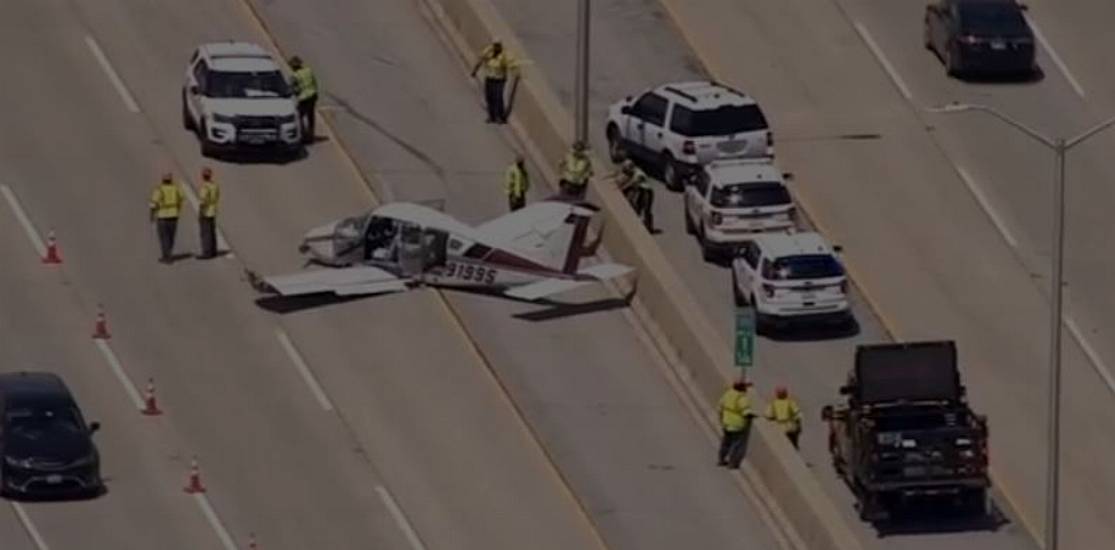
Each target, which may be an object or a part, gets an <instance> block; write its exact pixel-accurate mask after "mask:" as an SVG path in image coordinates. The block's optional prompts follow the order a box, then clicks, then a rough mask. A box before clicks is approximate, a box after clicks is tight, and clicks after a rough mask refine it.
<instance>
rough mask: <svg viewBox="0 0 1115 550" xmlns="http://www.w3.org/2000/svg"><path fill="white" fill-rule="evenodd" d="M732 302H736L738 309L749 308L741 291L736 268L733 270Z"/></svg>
mask: <svg viewBox="0 0 1115 550" xmlns="http://www.w3.org/2000/svg"><path fill="white" fill-rule="evenodd" d="M732 301H733V302H735V304H736V307H747V299H746V298H744V297H743V293H742V292H740V291H739V278H738V277H736V268H735V267H733V268H732Z"/></svg>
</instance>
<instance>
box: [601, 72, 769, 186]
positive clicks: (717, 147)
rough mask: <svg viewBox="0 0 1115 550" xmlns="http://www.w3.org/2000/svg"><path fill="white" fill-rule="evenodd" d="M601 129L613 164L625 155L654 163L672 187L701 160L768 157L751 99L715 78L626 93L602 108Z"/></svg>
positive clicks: (765, 134)
mask: <svg viewBox="0 0 1115 550" xmlns="http://www.w3.org/2000/svg"><path fill="white" fill-rule="evenodd" d="M605 132H606V136H607V138H608V151H609V155H610V156H611V158H612V161H613V162H619V161H620V160H621V159H623V158H624V157H626V156H631V157H637V158H641V159H643V160H645V161H649V162H652V163H656V164H658V165H659V166H661V168H662V179H663V180H664V181H665V182H666V185H667V186H668V187H670V188H671V189H673V190H676V191H677V190H681V188H682V185H683V181H684V176H685V175H686V174H687V173H691V172H692V171H693V170H694V169H695V168H696V167H698V166H700V165H702V164H706V163H708V162H711V161H713V160H717V159H727V158H741V157H750V158H754V157H771V156H773V155H774V141H773V137H772V136H771V130H770V126H769V125H768V124H767V119H766V117H765V116H764V115H763V111H762V109H760V108H759V105H758V104H757V103H755V100H754V99H752V98H751V97H749V96H748V95H746V94H744V93H743V92H740V91H738V90H734V89H732V88H729V87H727V86H724V85H722V84H717V83H715V82H676V83H672V84H664V85H662V86H659V87H657V88H654V89H651V90H648V91H646V92H644V93H642V94H641V95H639V96H638V97H632V96H628V97H627V98H626V99H624V100H623V101H620V102H617V103H615V104H613V105H612V106H611V107H610V108H609V109H608V123H607V128H606V130H605Z"/></svg>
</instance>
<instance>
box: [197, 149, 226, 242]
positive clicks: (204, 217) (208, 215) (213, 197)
mask: <svg viewBox="0 0 1115 550" xmlns="http://www.w3.org/2000/svg"><path fill="white" fill-rule="evenodd" d="M198 200H199V202H200V203H201V204H200V205H199V208H198V211H197V226H198V229H199V230H200V231H201V255H200V256H198V257H199V258H201V259H203V260H207V259H209V258H213V257H216V256H217V204H218V203H219V202H220V201H221V188H220V187H217V182H216V181H213V170H211V169H209V167H208V166H206V167H205V168H202V169H201V192H200V197H199V199H198Z"/></svg>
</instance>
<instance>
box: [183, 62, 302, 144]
mask: <svg viewBox="0 0 1115 550" xmlns="http://www.w3.org/2000/svg"><path fill="white" fill-rule="evenodd" d="M182 124H183V126H185V127H186V129H187V130H192V131H194V132H195V133H197V136H198V140H199V141H200V142H201V154H202V155H203V156H206V157H209V156H214V155H215V154H216V153H219V152H223V151H236V150H245V149H259V148H270V149H277V150H279V151H282V152H286V153H296V152H298V151H301V148H302V131H301V125H300V124H299V123H298V115H297V105H296V102H295V98H294V94H293V93H292V91H291V89H290V86H289V85H288V84H287V80H286V77H285V76H284V74H283V72H282V70H281V69H280V67H279V64H278V63H277V62H276V61H275V59H274V58H273V57H272V56H271V55H270V54H269V53H268V52H267V51H266V50H264V49H263V48H261V47H260V46H258V45H256V44H250V43H247V42H216V43H212V44H203V45H201V46H199V47H198V48H197V49H196V50H194V53H193V55H191V56H190V62H189V65H188V66H187V68H186V84H185V85H184V86H183V87H182Z"/></svg>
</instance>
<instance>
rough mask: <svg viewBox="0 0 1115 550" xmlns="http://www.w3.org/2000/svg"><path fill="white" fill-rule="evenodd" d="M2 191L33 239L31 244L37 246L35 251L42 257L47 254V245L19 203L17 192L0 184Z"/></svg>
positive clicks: (20, 223)
mask: <svg viewBox="0 0 1115 550" xmlns="http://www.w3.org/2000/svg"><path fill="white" fill-rule="evenodd" d="M0 193H3V195H4V199H5V200H6V201H8V206H9V207H11V209H12V212H14V213H15V217H16V219H17V220H19V225H22V226H23V232H24V233H27V238H28V239H29V240H30V241H31V246H34V247H35V252H36V253H37V254H38V255H39V256H40V257H42V256H43V255H44V254H46V245H44V244H43V239H42V237H40V236H39V232H38V231H36V230H35V226H34V225H32V224H31V218H28V217H27V212H24V211H23V206H21V205H20V204H19V199H18V198H16V196H15V192H14V191H12V188H11V187H8V186H7V185H4V184H0Z"/></svg>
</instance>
